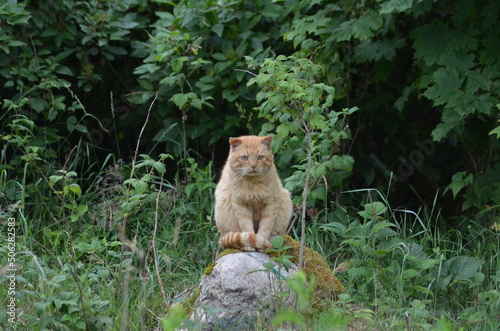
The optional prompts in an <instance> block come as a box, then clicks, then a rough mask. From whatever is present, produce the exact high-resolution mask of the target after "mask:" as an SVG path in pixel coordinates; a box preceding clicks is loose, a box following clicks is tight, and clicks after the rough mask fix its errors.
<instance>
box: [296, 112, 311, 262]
mask: <svg viewBox="0 0 500 331" xmlns="http://www.w3.org/2000/svg"><path fill="white" fill-rule="evenodd" d="M301 121H302V124H304V128H305V130H306V138H307V168H306V179H305V181H304V189H303V191H302V219H301V224H302V229H301V233H300V250H299V268H302V267H303V266H304V246H305V243H306V208H307V194H308V188H309V178H310V176H311V161H312V160H311V159H312V137H311V129H310V128H309V126H308V125H307V123H306V122H305V121H304V119H303V118H301Z"/></svg>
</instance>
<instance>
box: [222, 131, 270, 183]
mask: <svg viewBox="0 0 500 331" xmlns="http://www.w3.org/2000/svg"><path fill="white" fill-rule="evenodd" d="M272 140H273V137H271V136H268V137H257V136H242V137H238V138H230V139H229V144H230V145H231V151H230V153H229V158H228V162H229V165H230V167H231V169H232V170H233V171H234V173H235V174H236V175H237V176H239V177H244V176H259V175H264V174H267V173H268V172H269V170H270V169H271V168H272V167H273V164H274V157H273V154H272V153H271V142H272Z"/></svg>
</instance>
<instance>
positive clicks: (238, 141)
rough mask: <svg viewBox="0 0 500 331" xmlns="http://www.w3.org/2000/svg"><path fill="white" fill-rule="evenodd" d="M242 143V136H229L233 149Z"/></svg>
mask: <svg viewBox="0 0 500 331" xmlns="http://www.w3.org/2000/svg"><path fill="white" fill-rule="evenodd" d="M241 143H242V141H241V139H240V138H233V137H231V138H229V145H231V148H232V149H235V148H237V147H238V146H240V145H241Z"/></svg>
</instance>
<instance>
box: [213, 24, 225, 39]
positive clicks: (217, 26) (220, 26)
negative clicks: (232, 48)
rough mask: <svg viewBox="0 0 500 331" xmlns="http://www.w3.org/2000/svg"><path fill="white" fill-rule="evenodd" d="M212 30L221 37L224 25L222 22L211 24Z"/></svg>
mask: <svg viewBox="0 0 500 331" xmlns="http://www.w3.org/2000/svg"><path fill="white" fill-rule="evenodd" d="M212 31H213V32H215V34H216V35H218V36H219V37H221V38H222V32H223V31H224V25H223V24H222V23H217V24H215V25H214V26H212Z"/></svg>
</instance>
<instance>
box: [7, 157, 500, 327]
mask: <svg viewBox="0 0 500 331" xmlns="http://www.w3.org/2000/svg"><path fill="white" fill-rule="evenodd" d="M80 154H81V153H79V154H74V155H73V159H71V162H69V163H68V164H67V165H65V166H64V167H63V169H64V171H59V170H58V169H57V168H55V167H54V166H53V164H55V162H52V161H53V160H46V162H40V160H39V159H37V158H36V157H34V158H32V159H26V158H25V159H26V162H25V163H24V166H23V167H22V168H18V170H17V171H18V172H17V174H18V176H15V175H14V174H15V172H14V170H9V171H11V173H7V171H6V170H4V171H2V173H1V176H0V186H1V187H0V188H1V190H0V192H2V193H1V195H0V198H1V199H2V200H1V201H2V206H4V205H5V206H8V208H7V209H6V208H3V207H2V210H1V211H0V212H1V215H0V216H1V223H0V228H1V230H2V231H1V232H0V240H1V241H2V242H4V243H8V241H7V240H8V238H9V232H10V233H13V232H15V252H16V255H15V258H14V260H15V261H14V260H9V258H10V257H12V254H11V255H9V252H10V251H9V249H10V247H12V246H9V245H2V246H1V247H0V263H1V265H0V269H1V271H0V293H1V294H0V330H77V329H82V330H142V329H154V328H158V327H160V325H163V326H164V328H165V330H169V329H170V328H172V325H174V326H175V325H178V324H179V323H181V322H182V321H183V318H184V317H186V316H184V315H183V314H185V312H184V311H183V313H179V310H178V309H177V308H176V307H178V305H177V303H179V302H188V300H189V298H190V295H191V294H192V293H193V291H194V289H195V288H196V285H197V284H198V281H199V279H200V277H201V276H202V275H203V271H204V269H205V267H206V266H208V265H209V264H210V263H211V262H212V261H213V260H214V259H215V258H216V256H217V250H218V247H217V238H218V234H217V230H216V228H215V226H214V222H213V221H212V210H213V204H214V201H213V190H214V188H215V184H214V182H215V176H214V174H213V170H212V165H211V163H210V162H206V165H205V166H200V164H198V163H197V162H196V160H194V159H187V160H183V161H182V162H179V163H175V162H174V160H172V158H171V157H170V156H168V155H162V156H160V158H159V160H155V159H153V158H150V157H149V156H146V155H143V156H138V157H137V160H135V162H134V163H133V164H123V162H120V161H115V162H112V160H113V157H108V158H107V159H106V162H107V166H106V167H104V166H103V167H102V168H103V169H102V170H101V171H99V172H98V173H95V174H89V173H84V174H78V173H76V172H73V170H75V171H76V170H78V169H80V170H82V169H84V167H81V163H82V162H83V163H85V162H90V161H89V160H85V156H78V155H80ZM79 158H82V159H79ZM78 167H79V168H78ZM167 167H176V168H178V169H179V168H181V170H179V173H182V174H183V175H182V176H180V175H179V176H177V177H176V179H174V181H173V182H167V181H166V180H165V179H164V174H165V169H166V168H167ZM19 169H21V170H19ZM130 173H132V174H133V175H132V177H129V178H127V176H129V174H130ZM184 174H186V175H184ZM84 176H86V177H87V178H85V177H84ZM344 194H347V195H349V196H350V199H349V200H350V201H358V204H359V207H353V206H347V207H345V206H344V207H342V206H330V207H329V208H323V209H322V210H319V211H316V212H314V213H312V214H311V215H312V216H311V217H310V218H309V220H308V224H307V231H306V234H307V238H306V244H307V246H308V247H311V248H312V249H314V250H316V251H317V252H319V253H320V254H321V255H322V256H324V257H325V258H326V260H327V262H328V264H329V265H330V267H331V268H332V269H335V270H337V271H338V273H337V277H338V278H339V279H340V280H341V281H342V283H343V285H344V286H345V288H346V290H347V291H346V294H342V295H340V296H339V300H337V301H333V300H332V301H331V302H329V303H327V304H326V305H323V306H324V307H326V308H325V309H324V310H323V311H317V310H314V309H313V308H312V307H313V306H314V302H313V299H312V298H310V297H306V298H304V301H305V302H308V304H307V305H306V306H305V308H302V309H301V310H300V311H295V312H288V313H286V314H281V315H280V319H279V320H276V321H275V323H274V324H273V325H261V326H259V328H261V329H262V330H277V329H278V328H279V327H280V326H279V325H282V326H283V325H285V326H289V327H293V328H295V329H298V330H324V329H327V328H328V327H329V326H330V327H331V326H332V325H336V326H337V327H338V329H356V330H386V329H391V330H410V329H411V330H455V329H457V330H460V329H463V330H483V329H484V330H495V329H499V328H500V320H499V318H500V314H499V311H500V285H499V281H500V263H499V262H500V240H499V239H500V238H499V237H500V232H498V231H496V230H495V229H492V228H488V227H487V226H485V224H487V222H485V221H484V217H486V216H488V215H486V216H485V215H478V216H477V217H476V218H472V219H463V220H460V222H457V224H456V226H453V227H447V226H445V225H444V224H445V222H444V220H443V219H442V217H441V215H440V213H439V199H438V195H437V194H436V198H435V200H434V204H433V205H432V206H425V205H423V206H422V209H421V210H419V211H411V210H406V209H404V208H393V207H392V206H391V205H390V201H389V200H388V199H387V198H386V196H387V195H385V194H383V193H381V192H380V191H378V190H373V189H363V190H356V191H351V192H346V193H344ZM16 201H20V202H22V203H21V204H19V205H16V204H12V202H16ZM9 203H10V205H9ZM20 207H22V208H20ZM9 222H11V223H12V222H14V226H11V225H9ZM299 231H300V230H299V225H296V227H295V228H294V229H293V231H292V232H293V233H292V235H293V236H295V238H297V239H300V238H298V236H297V233H298V232H299ZM11 262H12V263H13V264H12V265H11V264H10V263H11ZM347 266H349V267H348V268H347ZM341 271H343V272H341ZM11 274H15V283H12V282H11V280H12V278H11V277H9V276H11ZM12 284H14V285H15V286H14V287H15V292H11V287H12ZM11 298H15V308H14V309H11V307H9V303H10V302H11V301H12V300H11ZM13 313H15V317H14V321H15V323H12V322H11V321H10V320H9V319H11V318H12V316H13ZM287 314H288V315H287ZM172 319H175V322H176V323H172V324H169V323H171V322H172ZM162 320H163V323H162ZM169 325H170V326H169ZM190 328H191V329H196V328H199V325H196V324H191V327H190Z"/></svg>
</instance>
